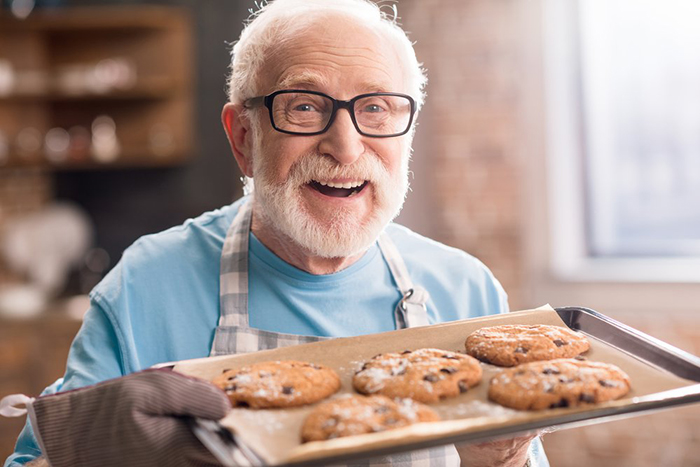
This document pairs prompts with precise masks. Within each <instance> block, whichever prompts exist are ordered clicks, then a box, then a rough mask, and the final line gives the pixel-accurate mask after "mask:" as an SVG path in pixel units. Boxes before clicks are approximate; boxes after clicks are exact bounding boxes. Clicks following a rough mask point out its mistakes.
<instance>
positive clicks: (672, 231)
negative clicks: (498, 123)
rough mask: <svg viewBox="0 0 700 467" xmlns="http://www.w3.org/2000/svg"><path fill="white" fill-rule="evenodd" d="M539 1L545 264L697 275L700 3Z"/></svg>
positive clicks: (573, 273) (565, 270)
mask: <svg viewBox="0 0 700 467" xmlns="http://www.w3.org/2000/svg"><path fill="white" fill-rule="evenodd" d="M544 5H545V9H544V12H545V31H546V34H545V37H544V45H545V68H546V77H545V95H546V99H547V111H546V113H547V131H546V133H547V138H548V150H547V152H548V157H549V160H548V164H547V166H548V168H549V204H550V212H551V220H552V232H551V234H552V248H553V251H552V252H551V262H552V266H553V268H554V270H555V271H556V272H557V273H558V274H559V275H563V276H568V277H570V278H572V279H577V280H591V279H595V280H606V279H610V280H633V281H637V280H641V281H647V280H654V281H656V280H664V281H683V282H684V281H696V280H700V28H698V27H697V19H698V18H700V2H698V1H697V0H663V1H662V0H579V1H566V2H562V1H560V0H548V1H546V2H545V4H544Z"/></svg>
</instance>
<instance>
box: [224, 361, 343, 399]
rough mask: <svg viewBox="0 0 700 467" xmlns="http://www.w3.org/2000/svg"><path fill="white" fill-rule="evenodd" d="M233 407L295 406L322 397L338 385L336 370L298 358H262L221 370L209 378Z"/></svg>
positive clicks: (333, 390) (336, 388) (332, 391)
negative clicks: (243, 365)
mask: <svg viewBox="0 0 700 467" xmlns="http://www.w3.org/2000/svg"><path fill="white" fill-rule="evenodd" d="M212 383H213V384H214V385H216V386H218V387H220V388H221V389H222V390H223V391H224V392H225V393H226V395H228V397H229V399H230V400H231V404H232V405H233V406H234V407H251V408H255V409H262V408H271V407H296V406H299V405H305V404H311V403H313V402H316V401H319V400H321V399H325V398H326V397H328V396H330V395H331V394H333V393H335V392H336V391H337V390H338V389H339V388H340V378H339V377H338V374H337V373H336V372H335V371H333V370H332V369H330V368H327V367H325V366H323V365H316V364H314V363H308V362H298V361H292V360H290V361H276V362H263V363H256V364H254V365H250V366H246V367H243V368H238V369H234V370H224V371H223V373H222V374H221V375H219V376H217V377H216V378H214V379H213V380H212Z"/></svg>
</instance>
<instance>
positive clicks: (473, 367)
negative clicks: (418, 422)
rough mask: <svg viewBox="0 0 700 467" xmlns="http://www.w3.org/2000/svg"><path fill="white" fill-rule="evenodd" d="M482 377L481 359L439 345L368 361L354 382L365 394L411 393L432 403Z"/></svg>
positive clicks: (453, 393)
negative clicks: (444, 348) (438, 346)
mask: <svg viewBox="0 0 700 467" xmlns="http://www.w3.org/2000/svg"><path fill="white" fill-rule="evenodd" d="M480 380H481V366H480V365H479V362H478V361H477V360H476V359H475V358H472V357H470V356H469V355H463V354H459V353H456V352H449V351H446V350H439V349H419V350H414V351H411V350H406V351H404V352H401V353H387V354H381V355H377V356H375V357H373V358H372V359H371V360H369V361H367V362H365V364H364V365H363V366H362V369H361V370H359V371H358V372H357V373H355V376H354V377H353V379H352V384H353V386H354V387H355V389H356V390H357V391H358V392H360V393H362V394H382V395H385V396H388V397H410V398H411V399H415V400H417V401H419V402H424V403H431V402H437V401H438V400H440V399H445V398H448V397H454V396H457V395H459V394H460V393H464V392H467V390H468V389H469V388H470V387H472V386H474V385H476V384H477V383H478V382H479V381H480Z"/></svg>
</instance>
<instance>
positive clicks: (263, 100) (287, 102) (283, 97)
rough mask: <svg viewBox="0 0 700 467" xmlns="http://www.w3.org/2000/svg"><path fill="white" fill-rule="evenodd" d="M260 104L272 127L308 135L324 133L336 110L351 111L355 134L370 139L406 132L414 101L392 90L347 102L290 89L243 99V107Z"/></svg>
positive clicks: (321, 94) (413, 108) (291, 133)
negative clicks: (267, 111)
mask: <svg viewBox="0 0 700 467" xmlns="http://www.w3.org/2000/svg"><path fill="white" fill-rule="evenodd" d="M261 104H264V105H265V107H267V108H268V109H269V111H270V123H272V127H273V128H274V129H275V130H277V131H280V132H282V133H288V134H290V135H307V136H310V135H320V134H321V133H325V132H326V131H327V130H328V129H329V128H330V127H331V125H332V124H333V120H334V119H335V114H336V112H337V111H338V109H346V110H347V111H348V112H349V113H350V118H351V119H352V123H353V125H355V128H356V129H357V131H358V133H360V134H361V135H364V136H371V137H373V138H391V137H393V136H401V135H405V134H406V133H408V130H409V129H410V128H411V123H413V115H414V114H415V113H416V102H415V101H414V100H413V98H412V97H411V96H407V95H405V94H398V93H394V92H373V93H369V94H360V95H359V96H356V97H353V98H352V99H350V100H349V101H339V100H337V99H333V98H332V97H330V96H328V95H326V94H323V93H321V92H316V91H305V90H297V89H290V90H284V91H276V92H273V93H272V94H269V95H267V96H258V97H253V98H251V99H248V100H246V101H245V102H244V106H245V107H246V108H252V107H256V106H259V105H261Z"/></svg>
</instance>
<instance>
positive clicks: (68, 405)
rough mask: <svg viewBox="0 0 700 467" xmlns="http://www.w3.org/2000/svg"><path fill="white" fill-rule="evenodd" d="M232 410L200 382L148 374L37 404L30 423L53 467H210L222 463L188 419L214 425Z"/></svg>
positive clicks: (169, 374)
mask: <svg viewBox="0 0 700 467" xmlns="http://www.w3.org/2000/svg"><path fill="white" fill-rule="evenodd" d="M230 409H231V404H230V402H229V400H228V398H227V397H226V395H225V394H224V393H223V392H222V391H221V390H220V389H218V388H217V387H215V386H213V385H211V384H209V383H207V382H205V381H203V380H198V379H193V378H189V377H186V376H183V375H180V374H177V373H174V372H172V371H168V370H146V371H142V372H139V373H132V374H130V375H128V376H125V377H123V378H118V379H113V380H109V381H105V382H103V383H99V384H97V385H95V386H89V387H87V388H83V389H78V390H75V391H67V392H65V393H58V394H54V395H50V396H45V397H40V398H38V399H36V400H35V401H34V403H33V404H32V409H31V410H30V418H31V420H32V425H33V427H34V432H35V434H36V437H37V440H38V441H39V445H40V446H41V447H42V450H43V452H44V456H45V457H47V458H48V461H49V463H50V464H51V465H52V466H53V467H62V466H82V465H86V466H87V465H91V466H95V465H97V466H100V467H109V466H125V465H128V466H157V465H164V466H186V465H187V466H192V465H195V466H198V465H201V466H205V465H206V466H209V465H220V464H219V463H218V462H217V461H216V459H215V458H214V456H213V455H212V454H211V453H210V452H209V451H208V450H207V449H206V448H205V447H204V446H203V445H202V443H201V442H200V441H199V440H198V439H197V438H196V437H195V436H194V434H193V433H192V431H191V429H190V427H189V426H188V425H187V421H186V417H196V418H204V419H209V420H219V419H221V418H223V417H224V416H225V415H226V414H227V413H228V411H229V410H230ZM32 411H33V414H32V413H31V412H32Z"/></svg>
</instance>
